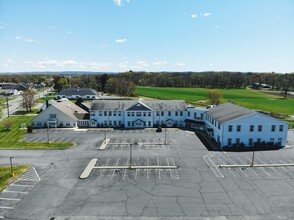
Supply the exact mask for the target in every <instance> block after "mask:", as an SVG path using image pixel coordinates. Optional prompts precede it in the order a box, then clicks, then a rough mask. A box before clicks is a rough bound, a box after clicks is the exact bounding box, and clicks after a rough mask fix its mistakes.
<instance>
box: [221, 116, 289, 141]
mask: <svg viewBox="0 0 294 220" xmlns="http://www.w3.org/2000/svg"><path fill="white" fill-rule="evenodd" d="M229 125H232V126H233V127H232V128H233V130H232V132H230V131H229ZM237 125H241V131H240V132H238V131H237ZM250 125H253V126H254V131H252V132H250ZM259 125H262V131H258V126H259ZM272 125H274V126H275V131H272ZM280 125H282V126H283V131H279V128H280ZM223 129H224V132H223V142H222V146H227V145H228V138H231V139H232V144H234V143H236V139H237V138H239V139H240V143H244V144H245V145H246V146H249V138H252V139H253V141H254V142H257V141H258V138H260V142H263V141H265V142H270V141H271V139H272V138H273V140H274V143H275V144H276V143H278V141H279V138H281V140H282V141H281V146H285V145H286V142H287V133H288V124H287V123H285V122H283V121H280V120H277V119H274V118H272V117H268V116H266V115H263V114H261V113H255V114H253V115H251V116H247V117H245V118H241V119H238V120H235V121H233V122H227V123H225V124H224V127H223Z"/></svg>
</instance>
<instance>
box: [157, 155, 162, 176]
mask: <svg viewBox="0 0 294 220" xmlns="http://www.w3.org/2000/svg"><path fill="white" fill-rule="evenodd" d="M156 161H157V166H160V165H159V160H158V158H157V157H156ZM157 171H158V179H161V175H160V169H158V170H157Z"/></svg>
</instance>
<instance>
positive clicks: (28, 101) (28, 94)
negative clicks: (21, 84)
mask: <svg viewBox="0 0 294 220" xmlns="http://www.w3.org/2000/svg"><path fill="white" fill-rule="evenodd" d="M35 94H36V92H35V91H34V90H33V89H27V90H25V91H24V92H23V94H22V98H23V102H22V103H23V107H24V108H25V109H26V111H27V112H29V111H32V106H33V104H34V102H35V99H34V96H35Z"/></svg>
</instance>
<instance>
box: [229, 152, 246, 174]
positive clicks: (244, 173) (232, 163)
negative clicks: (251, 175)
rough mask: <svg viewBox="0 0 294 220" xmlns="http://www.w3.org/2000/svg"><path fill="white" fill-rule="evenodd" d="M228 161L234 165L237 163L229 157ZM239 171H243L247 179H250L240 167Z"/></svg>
mask: <svg viewBox="0 0 294 220" xmlns="http://www.w3.org/2000/svg"><path fill="white" fill-rule="evenodd" d="M228 160H229V161H231V163H232V164H235V162H234V161H233V160H232V159H231V158H229V157H228ZM238 169H239V170H240V171H241V172H242V173H243V174H244V175H245V176H246V177H248V175H247V174H246V173H245V172H244V171H243V170H242V169H241V168H240V167H239V168H238Z"/></svg>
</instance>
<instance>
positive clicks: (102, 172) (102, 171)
mask: <svg viewBox="0 0 294 220" xmlns="http://www.w3.org/2000/svg"><path fill="white" fill-rule="evenodd" d="M108 161H109V158H107V161H106V163H105V165H104V166H105V167H106V166H107V165H108ZM104 171H105V169H102V170H101V173H100V176H99V178H98V180H100V179H101V177H102V176H103V174H104Z"/></svg>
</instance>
